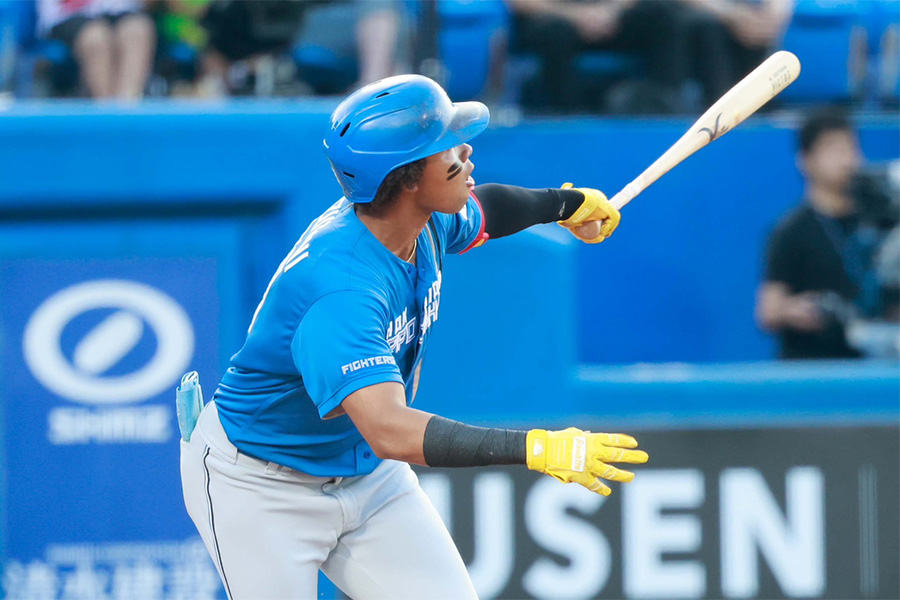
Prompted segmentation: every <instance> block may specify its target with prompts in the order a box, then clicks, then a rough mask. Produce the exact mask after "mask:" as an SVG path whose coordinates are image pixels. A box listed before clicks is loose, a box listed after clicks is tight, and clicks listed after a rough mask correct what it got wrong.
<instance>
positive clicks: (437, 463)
mask: <svg viewBox="0 0 900 600" xmlns="http://www.w3.org/2000/svg"><path fill="white" fill-rule="evenodd" d="M527 435H528V434H527V432H525V431H516V430H513V429H493V428H486V427H475V426H472V425H466V424H465V423H460V422H459V421H451V420H450V419H445V418H443V417H439V416H437V415H435V416H433V417H431V419H429V421H428V425H426V426H425V442H424V448H423V451H424V454H425V463H426V464H427V465H428V466H429V467H483V466H486V465H524V464H525V438H526V436H527Z"/></svg>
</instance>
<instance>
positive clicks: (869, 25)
mask: <svg viewBox="0 0 900 600" xmlns="http://www.w3.org/2000/svg"><path fill="white" fill-rule="evenodd" d="M863 8H864V14H863V23H864V25H865V28H866V38H867V40H868V53H867V60H868V69H867V82H868V86H867V97H868V99H869V100H871V101H872V102H871V104H873V105H876V106H877V104H878V103H881V104H884V105H893V106H896V104H897V102H898V98H900V73H898V71H900V69H898V64H900V0H878V1H877V2H864V3H863Z"/></svg>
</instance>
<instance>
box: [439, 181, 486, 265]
mask: <svg viewBox="0 0 900 600" xmlns="http://www.w3.org/2000/svg"><path fill="white" fill-rule="evenodd" d="M434 224H435V229H436V230H437V234H438V235H439V236H440V237H441V246H442V247H443V248H444V253H445V254H461V253H463V252H466V251H468V250H471V249H472V248H475V247H476V246H480V245H481V244H483V243H484V242H485V241H486V240H487V238H488V236H487V234H486V233H485V232H484V212H483V211H482V210H481V204H480V203H479V202H478V198H476V197H475V195H474V194H470V195H469V201H468V202H466V205H465V206H464V207H463V208H462V210H461V211H459V212H458V213H456V214H454V215H446V214H443V213H434Z"/></svg>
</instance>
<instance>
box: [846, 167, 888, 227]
mask: <svg viewBox="0 0 900 600" xmlns="http://www.w3.org/2000/svg"><path fill="white" fill-rule="evenodd" d="M898 171H900V161H894V162H891V163H884V164H878V165H872V166H867V167H866V168H864V169H861V170H860V171H859V173H857V174H856V175H855V176H854V177H853V180H852V181H851V183H850V193H851V194H852V196H853V198H854V199H855V200H856V206H857V210H858V211H859V217H860V219H861V220H862V221H863V222H864V223H866V224H869V225H871V226H874V227H876V228H878V229H880V230H882V231H886V230H889V229H893V228H894V227H896V226H897V225H898V224H900V181H898V179H900V172H898Z"/></svg>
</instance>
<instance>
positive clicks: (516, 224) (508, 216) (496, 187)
mask: <svg viewBox="0 0 900 600" xmlns="http://www.w3.org/2000/svg"><path fill="white" fill-rule="evenodd" d="M475 196H476V197H477V198H478V201H479V202H480V203H481V208H482V210H483V211H484V230H485V231H486V232H487V233H488V235H490V236H491V239H497V238H501V237H503V236H507V235H512V234H513V233H516V232H519V231H522V230H523V229H525V228H526V227H531V226H532V225H537V224H538V223H552V222H553V221H564V220H565V219H568V218H569V217H571V216H572V215H573V214H575V211H576V210H578V207H579V206H581V204H582V203H583V202H584V195H583V194H582V193H581V192H579V191H578V190H574V189H566V190H562V189H554V188H548V189H543V190H529V189H527V188H522V187H516V186H514V185H501V184H499V183H487V184H485V185H477V186H475Z"/></svg>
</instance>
